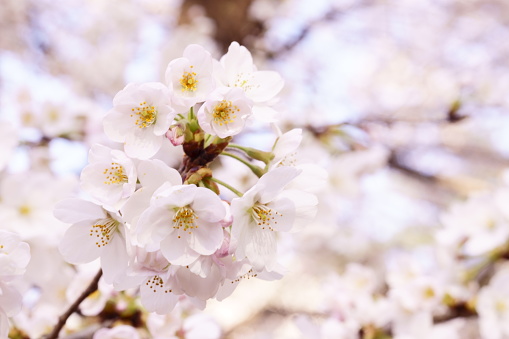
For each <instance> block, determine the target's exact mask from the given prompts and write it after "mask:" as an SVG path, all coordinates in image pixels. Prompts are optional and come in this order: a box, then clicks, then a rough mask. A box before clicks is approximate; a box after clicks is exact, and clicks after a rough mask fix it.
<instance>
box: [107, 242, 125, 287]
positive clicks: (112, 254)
mask: <svg viewBox="0 0 509 339" xmlns="http://www.w3.org/2000/svg"><path fill="white" fill-rule="evenodd" d="M128 261H129V258H128V256H127V249H126V243H125V238H124V236H123V235H122V234H120V233H119V232H115V233H114V234H113V238H112V239H111V241H110V242H109V244H108V245H106V246H104V249H103V251H102V253H101V267H102V269H103V274H104V281H105V282H107V283H108V284H112V283H113V282H114V281H115V278H117V277H118V276H120V274H121V273H123V272H124V271H125V270H126V269H127V263H128Z"/></svg>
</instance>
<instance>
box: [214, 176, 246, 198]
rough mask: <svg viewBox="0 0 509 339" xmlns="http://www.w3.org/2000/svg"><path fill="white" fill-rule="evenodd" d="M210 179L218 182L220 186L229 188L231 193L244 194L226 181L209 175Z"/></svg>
mask: <svg viewBox="0 0 509 339" xmlns="http://www.w3.org/2000/svg"><path fill="white" fill-rule="evenodd" d="M210 180H212V181H214V182H215V183H218V184H219V185H221V186H224V187H226V188H227V189H229V190H230V191H232V192H233V193H235V194H237V195H238V196H239V197H241V196H243V195H244V194H242V193H241V192H240V191H239V190H237V189H235V188H233V187H232V186H230V185H228V184H227V183H225V182H224V181H221V180H219V179H216V178H214V177H211V178H210Z"/></svg>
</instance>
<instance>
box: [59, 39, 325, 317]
mask: <svg viewBox="0 0 509 339" xmlns="http://www.w3.org/2000/svg"><path fill="white" fill-rule="evenodd" d="M282 87H283V80H282V79H281V77H280V76H279V75H278V74H277V73H276V72H272V71H258V70H257V69H256V67H255V66H254V64H253V60H252V57H251V54H250V52H249V51H248V50H247V49H246V48H245V47H243V46H240V45H239V44H238V43H235V42H234V43H232V44H231V46H230V48H229V49H228V52H227V53H226V54H225V55H224V56H223V57H222V58H221V59H220V60H219V61H218V60H215V59H213V58H212V56H211V54H210V53H209V52H208V51H206V50H205V49H204V48H203V47H201V46H199V45H190V46H188V47H187V48H186V49H185V51H184V54H183V57H181V58H177V59H175V60H173V61H171V62H170V63H169V65H168V68H167V70H166V84H163V83H155V82H154V83H142V84H129V85H127V86H126V87H125V88H124V89H123V90H122V91H120V92H119V93H118V94H117V95H116V96H115V98H114V100H113V108H112V109H111V110H110V111H109V112H108V113H107V114H106V116H105V118H104V130H105V132H106V135H107V136H108V137H109V138H110V139H111V140H113V141H115V142H118V143H119V144H118V145H119V147H118V148H113V149H112V148H109V147H107V146H103V145H100V144H95V145H93V146H92V148H91V150H90V153H89V158H88V160H89V163H88V165H87V166H86V167H85V168H84V169H83V171H82V173H81V187H82V189H83V191H84V192H85V193H86V194H87V195H88V197H87V199H82V198H73V199H67V200H64V201H61V202H60V203H58V204H57V205H56V207H55V216H56V217H57V218H58V219H59V220H61V221H63V222H65V223H69V224H72V225H71V226H70V227H69V228H68V230H67V231H66V232H65V234H64V236H63V239H62V241H61V243H60V246H59V249H60V252H61V253H62V255H63V257H64V259H65V260H66V261H68V262H69V263H72V264H85V263H89V262H92V261H94V260H95V259H97V258H100V263H101V269H102V272H103V277H104V281H105V282H106V283H108V284H111V285H113V286H114V288H115V290H117V291H122V290H128V289H139V295H140V298H141V303H142V304H143V306H144V307H145V308H146V309H147V310H148V311H151V312H156V313H158V314H167V313H169V312H170V311H171V310H173V309H174V307H175V305H176V304H177V302H178V301H179V300H182V298H184V297H187V298H188V299H189V300H191V301H192V302H193V303H195V304H196V305H199V306H200V307H203V306H204V305H205V301H206V300H208V299H210V298H216V299H218V300H222V299H224V298H225V297H227V296H229V295H230V294H231V293H232V291H233V290H234V289H235V287H236V286H237V285H238V283H239V282H240V281H241V280H243V279H245V278H251V277H258V278H261V279H267V280H271V279H276V278H279V277H281V276H282V269H283V268H282V266H281V265H280V263H279V262H278V235H279V234H280V233H281V232H291V231H293V230H296V229H298V228H300V227H301V226H302V225H303V224H304V223H305V222H306V220H309V219H311V218H313V216H314V214H315V210H316V205H317V199H316V197H315V196H314V195H313V194H312V193H310V192H308V191H306V190H303V189H301V188H300V187H305V186H306V183H302V182H303V181H306V180H308V177H309V176H310V175H313V173H319V174H320V175H322V179H323V173H322V171H323V170H320V169H319V168H318V167H317V166H314V165H308V166H303V167H302V166H301V167H299V166H296V165H295V164H294V162H292V157H294V153H295V151H296V149H297V147H298V146H299V144H300V141H301V138H302V136H301V132H300V130H292V131H290V132H288V133H285V134H282V133H281V132H279V129H278V128H277V126H275V121H276V118H277V111H276V110H274V109H273V108H272V107H271V106H272V104H273V103H274V102H275V97H276V95H277V94H278V92H279V91H280V90H281V89H282ZM253 121H258V122H259V123H267V124H272V125H273V126H274V128H275V129H276V131H278V133H279V137H278V138H277V139H276V141H275V143H274V145H273V147H272V150H271V151H261V150H257V149H254V148H248V147H243V146H240V145H237V144H234V143H232V139H233V137H234V136H236V135H237V134H239V133H241V132H242V130H243V128H244V126H246V125H248V124H252V123H253ZM220 155H226V156H230V157H233V158H235V159H238V160H239V161H240V162H241V163H243V164H245V165H246V166H248V168H249V169H251V171H252V172H253V178H256V180H255V181H254V184H253V185H252V187H250V188H249V189H247V190H246V191H245V192H240V191H239V190H237V189H236V188H234V187H232V185H231V184H229V183H226V182H223V181H221V180H219V179H217V178H215V177H214V173H213V166H214V162H215V161H218V156H220ZM172 157H180V159H182V161H181V164H180V167H179V168H178V169H175V168H172V167H171V166H169V164H170V163H175V162H177V163H178V162H179V161H178V160H177V161H175V159H170V160H168V158H172ZM180 159H179V160H180ZM317 180H319V179H317ZM299 181H301V184H299ZM218 185H220V186H223V187H224V188H227V189H228V190H229V191H231V192H233V193H234V194H235V197H233V198H231V199H228V200H227V198H225V197H228V196H231V195H228V194H227V193H226V192H223V191H222V189H220V188H219V186H218Z"/></svg>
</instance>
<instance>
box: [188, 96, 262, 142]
mask: <svg viewBox="0 0 509 339" xmlns="http://www.w3.org/2000/svg"><path fill="white" fill-rule="evenodd" d="M251 109H252V102H251V100H250V99H248V98H247V97H246V96H245V94H244V92H243V91H242V90H240V89H238V88H231V89H230V88H228V87H220V88H218V89H216V90H215V91H214V92H212V93H211V94H210V95H209V96H208V97H207V100H206V101H205V103H204V104H203V105H202V106H201V107H200V110H199V111H198V114H197V115H198V121H199V122H200V126H201V127H202V128H203V130H204V131H205V132H207V133H209V134H212V135H217V136H219V137H220V138H226V137H230V136H234V135H236V134H238V133H240V132H241V131H242V129H243V128H244V124H245V122H246V120H247V118H248V117H249V116H250V115H251Z"/></svg>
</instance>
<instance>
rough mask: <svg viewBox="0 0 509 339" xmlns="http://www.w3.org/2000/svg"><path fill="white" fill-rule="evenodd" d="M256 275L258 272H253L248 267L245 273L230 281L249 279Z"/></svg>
mask: <svg viewBox="0 0 509 339" xmlns="http://www.w3.org/2000/svg"><path fill="white" fill-rule="evenodd" d="M257 276H258V273H255V272H253V269H250V270H249V271H247V273H245V274H243V275H241V276H238V277H237V278H236V279H235V280H232V281H231V283H232V284H234V283H236V282H240V281H241V280H242V279H248V280H249V279H251V278H256V277H257Z"/></svg>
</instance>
